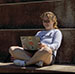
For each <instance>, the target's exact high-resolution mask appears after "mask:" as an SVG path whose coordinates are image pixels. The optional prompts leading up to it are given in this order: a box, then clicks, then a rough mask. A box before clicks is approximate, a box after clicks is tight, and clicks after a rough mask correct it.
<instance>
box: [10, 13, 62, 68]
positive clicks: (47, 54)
mask: <svg viewBox="0 0 75 74" xmlns="http://www.w3.org/2000/svg"><path fill="white" fill-rule="evenodd" d="M41 20H42V23H43V26H44V28H45V29H44V30H42V31H39V32H37V33H36V35H35V36H38V37H40V43H38V44H39V50H37V51H28V50H24V48H23V47H19V46H11V47H10V48H9V53H10V54H11V56H13V57H14V58H15V60H14V61H13V63H14V64H15V65H19V66H28V65H32V64H36V65H37V66H39V67H42V66H46V65H51V64H54V61H55V57H56V55H57V50H58V49H59V47H60V45H61V41H62V33H61V31H60V30H59V29H58V27H57V18H56V16H55V14H54V13H52V12H44V13H43V14H42V15H41Z"/></svg>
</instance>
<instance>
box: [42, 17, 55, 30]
mask: <svg viewBox="0 0 75 74" xmlns="http://www.w3.org/2000/svg"><path fill="white" fill-rule="evenodd" d="M53 24H54V22H53V21H52V20H49V19H48V18H47V17H44V18H43V26H44V27H45V29H46V30H51V29H53V28H54V27H53Z"/></svg>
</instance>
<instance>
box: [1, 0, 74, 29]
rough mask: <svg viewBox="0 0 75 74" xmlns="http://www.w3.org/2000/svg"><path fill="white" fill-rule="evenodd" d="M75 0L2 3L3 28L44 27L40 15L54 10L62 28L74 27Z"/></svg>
mask: <svg viewBox="0 0 75 74" xmlns="http://www.w3.org/2000/svg"><path fill="white" fill-rule="evenodd" d="M74 1H75V0H55V1H52V0H51V1H39V2H22V3H8V4H0V15H1V16H0V28H1V29H30V28H32V29H33V28H43V26H42V21H41V19H40V15H41V14H42V13H43V12H46V11H52V12H54V13H55V14H56V16H57V18H58V26H59V27H60V28H74V27H75V25H74V24H75V21H74V20H75V18H74V14H73V13H75V11H74V7H75V2H74Z"/></svg>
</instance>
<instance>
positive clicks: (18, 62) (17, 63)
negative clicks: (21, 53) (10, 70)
mask: <svg viewBox="0 0 75 74" xmlns="http://www.w3.org/2000/svg"><path fill="white" fill-rule="evenodd" d="M13 63H14V64H15V65H18V66H25V65H26V64H25V61H23V60H14V61H13Z"/></svg>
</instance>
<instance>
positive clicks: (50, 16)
mask: <svg viewBox="0 0 75 74" xmlns="http://www.w3.org/2000/svg"><path fill="white" fill-rule="evenodd" d="M40 17H41V19H43V18H44V17H47V18H48V19H49V20H52V21H54V24H53V27H54V28H55V29H57V28H58V26H57V24H58V23H57V18H56V16H55V14H54V13H52V12H44V13H43V14H42V15H41V16H40Z"/></svg>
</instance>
